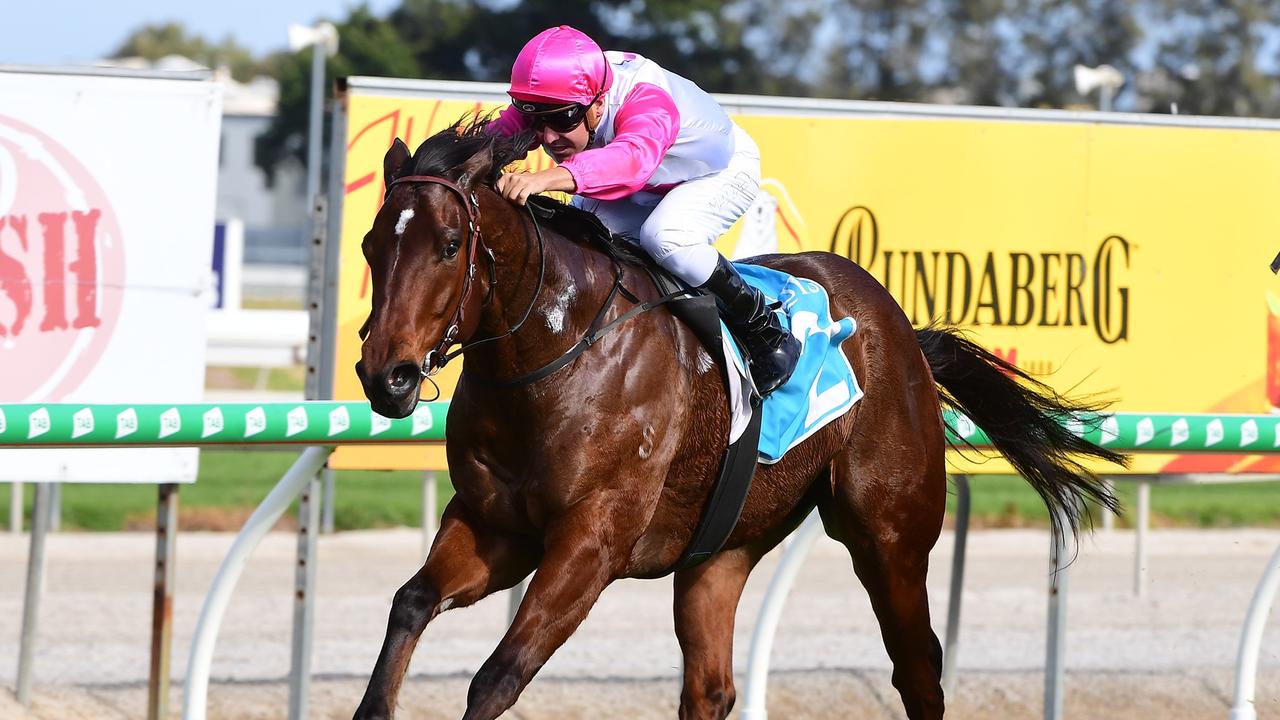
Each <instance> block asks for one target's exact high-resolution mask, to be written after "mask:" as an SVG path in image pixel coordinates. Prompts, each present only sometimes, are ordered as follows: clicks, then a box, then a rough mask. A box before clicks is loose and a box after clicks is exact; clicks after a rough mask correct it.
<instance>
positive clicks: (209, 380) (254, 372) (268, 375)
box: [204, 365, 307, 392]
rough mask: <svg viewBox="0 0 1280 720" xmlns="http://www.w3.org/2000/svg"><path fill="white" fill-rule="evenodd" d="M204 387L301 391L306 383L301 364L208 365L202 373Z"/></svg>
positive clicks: (305, 372) (304, 372) (304, 370)
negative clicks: (272, 365) (260, 365)
mask: <svg viewBox="0 0 1280 720" xmlns="http://www.w3.org/2000/svg"><path fill="white" fill-rule="evenodd" d="M204 378H205V387H207V388H211V389H217V390H270V391H273V392H302V390H303V389H304V388H305V387H306V383H307V369H306V367H305V366H303V365H294V366H291V367H280V368H253V367H223V366H216V365H215V366H209V367H207V368H205V373H204Z"/></svg>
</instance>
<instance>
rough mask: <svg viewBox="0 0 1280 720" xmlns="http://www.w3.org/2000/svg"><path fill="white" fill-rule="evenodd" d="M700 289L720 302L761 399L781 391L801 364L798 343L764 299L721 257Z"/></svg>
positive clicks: (725, 319) (726, 321) (725, 318)
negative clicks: (746, 360)
mask: <svg viewBox="0 0 1280 720" xmlns="http://www.w3.org/2000/svg"><path fill="white" fill-rule="evenodd" d="M701 287H702V289H703V290H706V291H707V292H710V293H711V294H712V295H715V296H716V299H717V300H719V301H720V307H721V309H722V310H723V311H724V321H725V323H727V324H728V325H729V328H730V329H731V330H733V332H734V334H735V335H737V336H738V338H739V339H740V340H742V342H743V343H744V344H745V345H746V346H747V355H748V364H749V366H750V368H751V377H752V379H754V380H755V383H756V391H757V392H759V393H760V397H764V396H766V395H768V394H769V393H771V392H773V391H774V390H777V389H778V388H779V387H781V386H782V384H783V383H785V382H786V381H787V378H790V377H791V373H792V372H793V371H794V370H795V369H796V362H798V361H799V360H800V341H799V340H796V338H795V336H794V335H792V334H791V333H789V332H787V331H786V330H784V329H783V327H782V324H781V323H780V322H778V318H777V316H776V315H775V314H774V313H773V311H772V310H770V309H769V307H768V305H767V303H765V299H764V295H763V294H762V293H761V292H760V291H759V290H757V289H755V288H753V287H751V286H750V285H748V284H747V283H746V281H744V280H743V279H742V276H741V275H739V274H738V271H737V270H736V269H735V268H734V267H733V264H732V263H730V262H729V261H728V260H726V259H725V258H724V256H723V255H721V256H720V259H719V260H718V261H717V262H716V269H715V270H713V271H712V272H711V277H709V278H707V281H706V282H705V283H703V284H702V286H701Z"/></svg>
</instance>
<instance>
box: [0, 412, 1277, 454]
mask: <svg viewBox="0 0 1280 720" xmlns="http://www.w3.org/2000/svg"><path fill="white" fill-rule="evenodd" d="M448 412H449V403H448V402H429V403H420V404H419V405H418V407H417V409H416V410H415V411H414V413H413V414H412V415H410V416H409V417H407V418H403V419H399V420H392V419H390V418H385V417H383V416H381V415H379V414H377V413H375V412H373V411H372V410H371V409H370V408H369V404H368V403H366V402H295V403H195V404H178V405H173V404H110V405H94V404H76V403H64V404H22V405H3V404H0V447H33V446H39V447H51V446H52V447H111V446H134V447H139V446H153V447H154V446H165V445H172V446H192V445H227V444H232V445H243V444H272V445H278V444H289V445H348V444H369V443H375V444H376V443H402V442H441V441H443V440H444V426H445V417H446V416H447V415H448ZM945 417H946V419H947V422H948V423H949V424H950V425H951V427H952V428H954V432H948V434H947V438H948V440H950V441H952V442H953V443H954V442H964V441H967V442H969V443H971V444H973V445H975V446H978V447H983V446H988V445H989V444H990V441H989V440H988V438H987V436H986V434H985V433H984V432H983V431H982V429H981V428H979V427H977V426H976V425H975V424H974V423H973V422H972V421H971V420H969V418H967V417H965V416H964V415H961V414H959V413H956V412H953V411H948V412H947V413H946V414H945ZM1066 425H1067V427H1068V428H1069V429H1071V430H1072V431H1073V432H1075V433H1076V434H1077V435H1083V436H1084V437H1085V438H1087V439H1089V440H1092V441H1093V442H1096V443H1099V444H1101V445H1103V446H1105V447H1109V448H1112V449H1115V450H1122V451H1125V452H1177V453H1181V452H1196V453H1203V452H1229V453H1269V452H1277V451H1278V450H1280V415H1200V414H1177V413H1115V414H1103V415H1090V416H1087V417H1081V418H1072V419H1070V420H1068V421H1067V423H1066Z"/></svg>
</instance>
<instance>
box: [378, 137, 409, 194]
mask: <svg viewBox="0 0 1280 720" xmlns="http://www.w3.org/2000/svg"><path fill="white" fill-rule="evenodd" d="M407 162H409V146H408V145H405V144H404V141H403V140H401V139H400V138H396V141H395V142H393V143H391V149H390V150H388V151H387V154H386V157H384V158H382V180H383V182H385V183H386V187H387V188H390V187H391V183H392V181H394V180H395V179H396V177H398V176H399V175H400V171H401V170H403V169H404V164H405V163H407Z"/></svg>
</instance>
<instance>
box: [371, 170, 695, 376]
mask: <svg viewBox="0 0 1280 720" xmlns="http://www.w3.org/2000/svg"><path fill="white" fill-rule="evenodd" d="M400 183H406V184H408V183H431V184H435V185H442V186H444V187H445V188H448V189H449V190H450V192H452V194H454V195H456V196H457V197H458V199H459V200H460V201H461V202H462V207H463V209H464V210H465V211H466V213H467V239H466V243H467V248H466V254H467V270H466V275H465V276H464V277H463V281H462V292H461V293H460V294H459V296H458V306H457V308H456V309H455V310H454V313H453V319H452V321H451V322H450V323H449V328H448V329H447V330H445V333H444V336H443V337H441V338H440V341H439V342H438V343H436V344H435V346H434V347H432V348H431V349H430V350H429V351H427V355H426V357H424V358H423V359H422V364H421V365H420V366H419V368H418V371H419V373H420V374H421V375H422V378H423V379H426V380H428V381H430V378H431V376H433V375H435V374H436V373H438V372H439V371H440V369H441V368H443V367H444V366H445V364H447V363H448V362H449V361H450V360H452V359H454V358H455V357H457V356H459V355H461V354H462V353H464V352H466V351H468V350H470V349H472V348H474V347H477V346H479V345H483V344H485V343H490V342H496V341H498V340H501V339H503V338H505V337H510V336H511V335H514V334H515V333H516V332H517V331H518V330H520V328H521V327H522V326H523V325H524V323H525V321H526V320H528V319H529V316H530V315H532V314H533V308H534V306H535V305H536V304H537V302H538V296H539V295H541V294H542V286H543V282H544V280H545V279H546V273H547V249H546V242H545V240H543V237H542V228H541V227H539V225H538V218H537V215H536V214H535V213H534V209H533V204H532V203H526V204H525V210H526V211H528V213H529V219H530V220H531V221H532V223H533V232H534V235H535V236H536V237H537V238H538V284H537V286H536V287H535V288H534V291H533V294H532V295H531V296H530V297H529V306H528V307H527V308H525V311H524V315H523V316H521V318H520V321H519V322H517V323H516V324H515V325H512V326H511V328H510V329H508V330H507V331H506V332H505V333H502V334H501V335H494V336H493V337H487V338H483V339H480V340H476V341H475V342H472V343H467V344H466V345H463V346H462V347H460V348H458V349H457V350H454V351H453V352H449V348H450V347H451V346H452V345H453V344H454V342H455V341H456V340H457V338H458V333H459V332H460V331H461V328H462V327H464V323H465V317H464V315H465V313H466V308H467V304H468V300H469V298H470V296H471V292H472V287H473V283H472V281H473V279H474V277H475V274H476V252H477V249H478V248H481V247H483V248H484V252H485V255H486V256H487V257H488V258H489V293H488V294H487V295H486V296H485V300H484V302H483V303H482V304H481V307H484V306H485V305H487V304H488V302H489V298H490V297H492V295H493V288H494V286H495V285H497V261H496V260H495V259H494V256H493V250H491V249H489V248H488V247H487V246H485V245H484V237H483V236H482V235H481V234H480V215H479V212H480V201H479V200H477V199H476V194H475V192H467V191H466V190H463V189H462V188H461V187H460V186H459V185H458V184H457V183H455V182H453V181H452V180H449V179H447V178H442V177H438V176H435V175H406V176H405V177H401V178H396V179H395V180H393V181H391V184H389V185H388V186H387V193H386V196H387V197H389V196H390V195H391V189H392V188H393V187H395V186H396V185H398V184H400ZM526 238H527V236H526ZM609 256H610V258H611V259H612V261H613V265H614V279H613V287H612V288H610V290H609V294H608V297H606V298H605V301H604V304H603V305H602V306H601V307H600V310H599V311H598V312H596V315H595V317H594V318H593V319H592V321H591V325H590V326H589V327H588V329H587V332H586V333H585V334H584V335H583V336H582V338H581V339H580V340H579V341H578V342H577V343H576V344H574V345H573V346H572V347H570V348H569V349H568V350H566V351H565V352H564V353H563V354H561V355H560V357H558V358H556V359H555V360H552V361H551V362H549V363H547V364H546V365H544V366H542V367H541V368H539V369H537V370H534V371H533V372H530V373H527V374H525V375H521V376H520V377H517V378H512V379H510V380H499V381H497V382H496V384H497V385H498V387H504V388H508V387H516V386H519V385H527V384H529V383H533V382H537V381H538V380H541V379H543V378H545V377H547V376H549V375H552V374H554V373H555V372H556V371H558V370H560V369H561V368H563V367H565V366H566V365H568V364H569V363H570V362H572V361H573V360H574V359H575V358H577V357H578V356H579V355H581V354H582V353H583V352H585V351H586V350H587V349H588V348H590V347H591V346H592V345H594V344H595V343H596V342H598V341H599V340H600V338H601V337H603V336H605V335H607V334H608V333H609V332H611V331H613V330H615V329H617V328H618V327H619V326H621V325H622V324H623V323H625V322H626V321H628V320H630V319H631V318H633V317H635V316H637V315H640V314H643V313H646V312H649V311H650V310H653V309H654V308H657V307H659V306H661V305H665V304H667V303H669V302H672V301H674V300H679V299H681V298H686V297H689V296H690V291H689V289H687V288H676V289H675V290H672V291H670V292H668V293H666V294H664V295H662V296H661V297H658V298H656V299H654V300H650V301H647V302H645V301H642V300H641V299H640V298H639V297H637V296H636V295H635V294H634V293H632V292H631V291H630V290H627V289H626V288H625V287H623V285H622V267H621V265H620V264H619V262H618V258H617V256H616V255H614V254H613V253H612V252H610V253H609ZM650 275H651V276H652V271H650ZM654 284H655V286H658V287H660V286H661V284H660V283H659V281H658V279H657V278H656V277H654ZM619 295H622V296H623V297H625V298H627V300H629V301H631V302H632V303H633V304H634V306H633V307H632V308H630V309H629V310H627V311H625V312H623V313H621V314H620V315H619V316H618V317H616V318H614V319H613V320H609V321H606V319H605V318H606V316H607V315H608V312H609V308H611V307H612V306H613V303H614V300H615V299H616V298H617V297H618V296H619ZM432 384H434V382H433V383H432ZM436 390H437V397H438V393H439V388H437V389H436Z"/></svg>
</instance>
